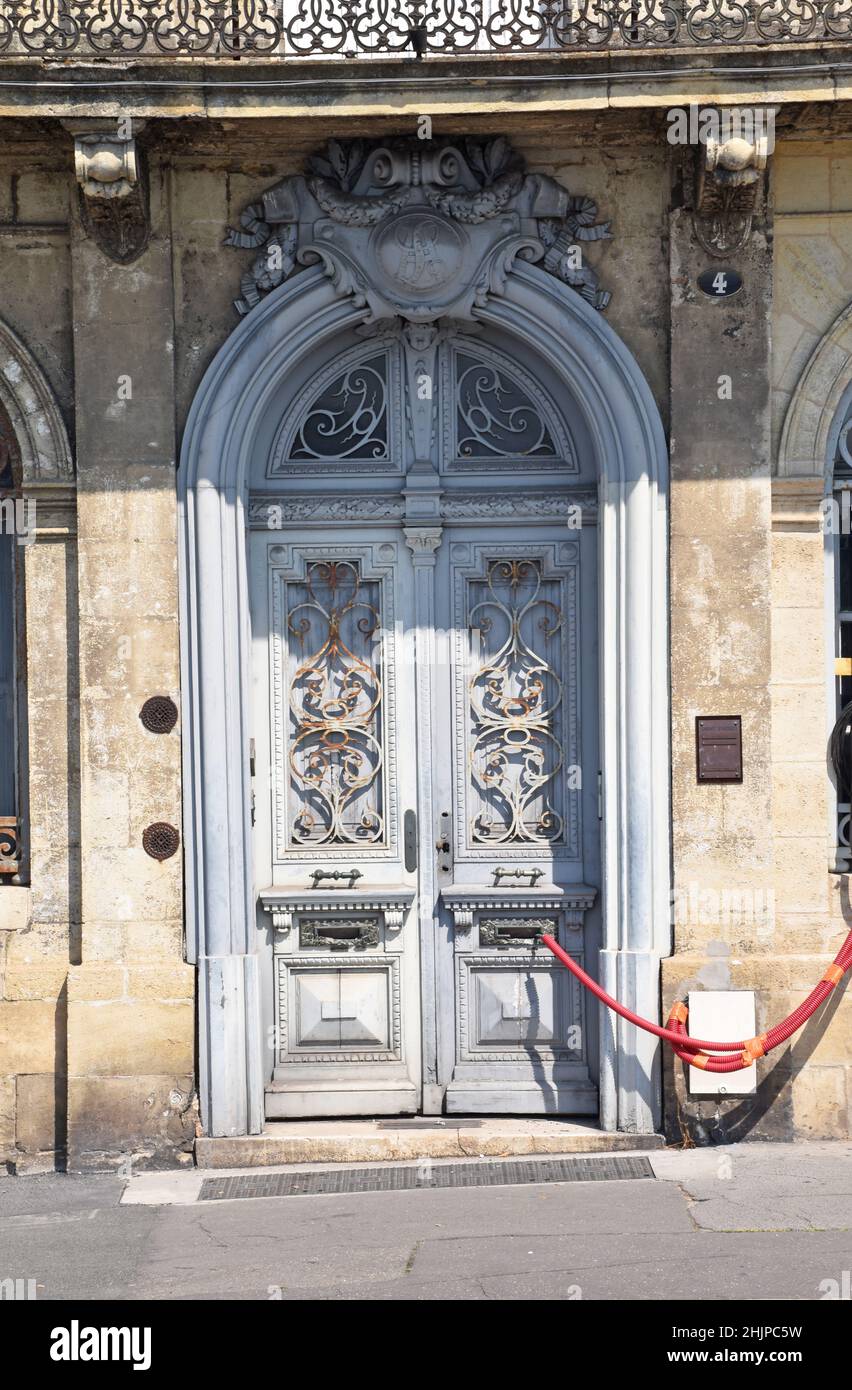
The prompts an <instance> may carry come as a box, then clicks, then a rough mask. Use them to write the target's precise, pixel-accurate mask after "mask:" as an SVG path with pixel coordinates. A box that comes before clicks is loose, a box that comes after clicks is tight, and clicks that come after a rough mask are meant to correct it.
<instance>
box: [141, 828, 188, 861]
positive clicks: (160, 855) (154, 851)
mask: <svg viewBox="0 0 852 1390" xmlns="http://www.w3.org/2000/svg"><path fill="white" fill-rule="evenodd" d="M142 848H143V849H144V851H145V853H146V854H150V856H151V858H152V859H171V857H172V855H173V854H177V852H178V850H179V849H180V834H179V832H178V831H177V830H176V829H175V827H174V826H173V825H169V823H168V821H162V820H161V821H155V822H154V824H153V825H149V826H148V827H147V828H146V829H145V830H143V832H142Z"/></svg>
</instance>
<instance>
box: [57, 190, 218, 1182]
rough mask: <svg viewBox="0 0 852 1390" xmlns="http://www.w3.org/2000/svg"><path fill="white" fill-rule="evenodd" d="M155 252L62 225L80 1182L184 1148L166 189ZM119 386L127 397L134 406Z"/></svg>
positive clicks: (74, 1084)
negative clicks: (77, 761) (163, 729)
mask: <svg viewBox="0 0 852 1390" xmlns="http://www.w3.org/2000/svg"><path fill="white" fill-rule="evenodd" d="M150 185H151V193H150V196H151V236H150V241H149V244H148V246H147V249H146V250H145V251H144V252H143V254H142V255H141V256H140V257H139V259H137V260H136V261H134V262H133V263H132V264H131V265H130V266H127V267H122V266H120V265H116V264H115V263H114V262H113V261H112V260H110V259H109V258H108V257H106V256H105V255H104V254H103V253H102V251H101V250H100V249H99V247H98V246H97V245H96V244H95V242H94V241H92V240H91V239H90V238H89V237H88V236H87V235H86V233H85V231H84V230H83V228H82V227H81V226H80V224H79V220H78V218H77V216H76V214H75V218H74V220H73V223H72V284H73V305H74V326H75V391H76V398H77V474H78V477H77V516H78V549H79V574H80V630H79V640H80V691H81V701H80V706H81V707H80V739H81V754H82V756H81V771H82V775H81V816H80V823H81V833H80V859H81V906H82V914H81V915H82V928H81V949H80V956H79V961H78V962H75V963H74V964H72V966H71V969H70V972H69V984H68V1145H69V1155H70V1161H71V1163H72V1164H73V1165H74V1166H85V1165H86V1164H88V1163H92V1162H95V1161H98V1160H99V1158H100V1156H101V1154H102V1153H103V1154H104V1155H105V1156H107V1157H109V1158H112V1157H113V1156H114V1155H115V1153H116V1150H117V1149H120V1150H124V1151H126V1152H131V1153H135V1152H140V1153H141V1154H142V1155H143V1156H148V1157H150V1158H152V1159H155V1160H157V1159H160V1158H161V1157H162V1156H163V1155H164V1154H166V1155H168V1154H169V1153H170V1152H171V1150H172V1149H173V1147H174V1146H175V1144H176V1143H179V1142H181V1141H182V1140H187V1139H190V1138H191V1137H192V1133H193V1124H192V1117H191V1113H190V1109H189V1107H190V1102H191V1096H192V1089H193V1073H194V1005H193V971H192V969H191V967H190V966H188V965H186V964H184V963H183V961H182V949H183V941H182V937H183V927H182V916H183V911H182V876H181V856H180V854H177V855H174V856H173V857H172V858H169V859H166V860H164V861H163V862H159V861H157V860H155V859H152V858H150V857H149V856H148V855H147V854H146V852H145V850H144V849H143V847H142V834H143V831H144V829H145V828H146V826H148V825H150V824H151V823H153V822H159V821H165V822H168V823H170V824H171V825H173V826H176V827H180V824H181V799H180V768H179V733H178V731H177V730H175V731H173V732H172V733H170V734H155V733H150V732H148V731H147V730H146V729H145V728H144V727H143V725H142V724H141V722H140V719H139V711H140V708H141V706H142V704H143V702H144V701H145V699H146V698H147V697H149V696H152V695H170V696H171V697H172V698H173V699H174V700H175V702H176V703H177V702H178V701H179V684H180V681H179V667H178V591H177V549H176V506H175V492H174V477H175V418H174V384H173V383H174V376H173V326H172V324H173V315H172V272H171V240H170V218H169V200H168V192H167V179H166V177H165V176H164V175H163V174H162V173H160V172H158V171H156V170H153V171H152V177H151V181H150ZM128 383H129V392H128Z"/></svg>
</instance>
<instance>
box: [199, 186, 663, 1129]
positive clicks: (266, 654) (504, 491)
mask: <svg viewBox="0 0 852 1390" xmlns="http://www.w3.org/2000/svg"><path fill="white" fill-rule="evenodd" d="M377 167H378V165H377ZM420 187H421V185H417V188H416V189H415V188H414V187H413V186H412V188H410V189H409V196H408V198H407V199H406V200H405V201H404V207H405V211H404V212H403V211H401V208H399V207H396V208H391V209H389V210H388V209H385V210H384V211H383V212H382V214H381V218H380V219H379V220H380V222H381V232H380V236H379V238H378V239H377V238H376V233H375V229H374V230H372V231H369V232H367V231H363V236H364V237H365V238H366V240H365V241H364V244H363V246H360V245H359V244H358V243H357V238H356V237H355V235H354V234H351V233H350V232H348V231H347V230H346V226H342V225H341V223H340V222H338V223H335V224H334V225H333V226H330V228H329V227H325V224H324V225H323V226H319V227H317V226H316V225H315V226H314V228H313V237H314V241H313V242H312V244H311V247H310V249H309V253H308V254H307V255H303V259H305V260H307V261H308V262H309V263H310V261H311V260H313V261H315V262H316V261H318V262H319V264H315V265H312V266H311V265H310V264H309V268H307V269H305V270H303V271H301V272H300V273H298V274H297V275H295V276H294V277H293V279H292V280H290V281H289V282H287V283H285V284H283V285H281V286H280V288H278V289H276V290H274V291H273V292H272V293H271V294H270V295H269V296H268V297H267V298H266V300H265V301H264V302H263V303H262V304H259V305H258V306H257V307H256V308H254V310H253V312H252V313H251V314H250V315H249V316H248V317H247V318H246V320H245V322H244V323H243V324H242V325H241V326H240V327H239V329H238V330H237V331H236V332H235V333H234V335H233V336H232V337H231V339H230V340H229V342H228V343H227V344H226V345H225V347H224V348H223V349H222V351H221V352H220V354H219V355H218V357H217V358H216V360H215V362H214V363H213V365H212V366H211V368H210V369H209V371H208V373H207V375H206V377H205V380H204V382H203V383H202V387H201V389H200V391H199V393H198V396H197V398H196V401H195V404H194V406H193V410H192V413H191V417H190V420H189V422H188V426H187V431H186V437H185V440H184V448H183V456H182V465H181V500H182V507H183V538H182V539H183V593H184V614H183V642H184V692H185V723H184V728H185V787H186V795H187V806H186V821H185V825H186V849H187V865H188V873H187V900H188V916H189V924H190V929H191V931H192V932H193V934H194V939H195V950H196V953H197V959H198V962H199V977H200V999H201V1088H202V1099H203V1106H204V1119H205V1125H206V1127H207V1130H208V1132H209V1133H212V1134H237V1133H245V1132H255V1131H257V1130H258V1129H259V1128H261V1126H262V1123H263V1117H264V1113H266V1114H269V1115H295V1114H334V1113H337V1114H352V1113H400V1112H406V1111H408V1112H410V1111H414V1110H420V1109H422V1110H424V1111H425V1112H426V1113H437V1112H439V1111H440V1110H441V1109H442V1108H446V1109H448V1110H449V1111H455V1112H457V1113H458V1112H468V1113H470V1112H471V1111H476V1110H480V1111H498V1112H500V1111H502V1112H504V1113H505V1112H507V1111H508V1112H516V1113H554V1112H556V1113H581V1114H589V1113H591V1112H593V1111H597V1110H598V1104H599V1105H600V1114H601V1118H602V1121H603V1123H604V1124H605V1125H607V1126H608V1127H610V1128H623V1129H633V1130H637V1131H642V1130H648V1129H653V1128H654V1127H655V1125H656V1123H657V1116H658V1086H659V1083H658V1077H657V1074H656V1072H657V1063H656V1055H655V1051H654V1049H653V1047H651V1046H647V1045H646V1044H645V1043H644V1041H643V1042H641V1043H638V1044H637V1042H636V1041H635V1040H634V1038H633V1037H630V1039H629V1041H628V1045H627V1046H624V1045H623V1040H622V1039H621V1038H620V1037H618V1036H616V1034H615V1032H614V1031H611V1029H610V1025H609V1022H608V1020H605V1021H604V1023H603V1026H602V1030H601V1033H600V1037H599V1038H598V1036H597V1033H595V1036H594V1037H592V1036H591V1034H590V1028H589V1027H588V1026H587V1024H586V1019H585V1015H584V1013H583V1007H582V1001H581V1000H580V999H579V997H578V996H577V995H576V993H575V992H574V991H573V990H572V989H571V987H570V982H569V981H568V980H567V977H564V976H563V974H562V973H559V972H557V971H556V970H555V969H554V968H553V967H552V966H551V965H550V963H549V961H546V960H544V959H543V958H542V955H541V952H540V951H539V952H537V951H536V948H535V937H536V933H537V932H539V931H540V930H541V929H542V925H545V926H546V927H547V929H551V928H552V927H553V926H554V925H555V926H556V928H557V930H558V931H559V932H560V933H562V934H563V939H564V940H566V942H567V943H568V947H569V949H571V950H576V951H577V952H578V953H581V952H583V953H584V954H585V958H586V960H587V962H591V964H592V967H593V968H594V966H595V963H596V962H599V964H600V970H601V973H602V977H603V979H604V982H605V983H606V984H607V986H608V987H609V988H611V989H614V990H615V991H616V992H618V993H619V995H620V996H621V997H622V998H623V999H625V1001H626V1002H629V1003H632V1005H633V1006H634V1007H636V1008H639V1009H640V1010H641V1011H642V1012H644V1013H646V1014H649V1015H651V1016H655V1015H656V1013H657V1011H658V966H659V959H660V956H661V955H663V954H665V953H666V952H667V950H668V949H669V944H668V943H669V931H668V896H669V877H668V862H669V850H668V845H669V838H668V836H669V823H668V765H669V759H668V704H667V664H666V662H667V654H666V627H667V623H666V616H667V613H666V573H665V563H666V550H665V546H666V534H665V523H666V511H665V488H666V456H665V448H664V441H663V436H662V430H661V427H660V422H659V418H658V415H657V412H656V409H655V407H654V404H653V401H652V398H651V395H650V392H649V390H648V388H647V385H646V384H645V382H644V380H643V378H642V377H641V374H640V372H639V370H638V368H637V366H636V364H635V362H634V361H633V359H632V358H631V357H630V355H629V353H628V352H627V351H626V349H625V348H624V346H623V345H622V344H621V343H620V342H619V341H618V339H617V338H616V337H615V335H614V334H613V333H612V332H611V330H609V329H608V327H607V325H606V324H605V322H604V321H603V320H602V318H601V316H600V314H599V313H598V312H597V311H596V309H594V308H592V307H591V306H590V305H589V304H588V303H587V302H585V300H584V299H583V298H582V297H581V296H580V295H579V294H577V293H576V292H575V290H574V289H571V288H569V287H568V286H567V285H566V284H565V283H563V282H561V281H560V280H557V279H555V278H554V277H553V276H552V275H550V274H548V273H546V272H545V271H544V270H542V269H540V268H539V267H538V266H536V265H533V264H528V263H526V262H525V261H524V260H519V259H517V257H518V255H519V253H521V252H522V251H529V248H530V247H532V248H533V253H532V254H534V253H535V247H536V245H538V248H539V253H540V252H541V249H542V248H541V244H540V243H537V242H536V241H535V239H534V237H533V236H532V232H533V231H534V224H532V223H531V222H530V219H529V218H528V217H527V219H526V220H525V219H524V218H523V217H520V215H519V216H518V217H516V218H515V221H514V222H506V223H504V224H502V225H501V226H500V227H499V228H495V227H493V226H490V225H489V226H487V227H486V228H485V231H483V232H482V233H481V236H480V232H478V231H477V230H476V227H475V226H474V228H473V229H472V228H471V227H470V226H468V227H467V230H464V228H462V229H461V230H460V229H459V227H458V225H457V224H456V222H454V220H453V216H452V210H451V209H449V210H444V209H441V208H439V210H438V211H437V212H436V210H435V206H436V204H435V202H434V201H433V202H431V203H430V204H429V206H428V207H427V206H422V207H421V206H420V203H419V202H418V199H421V200H422V195H421V194H420V192H419V189H420ZM523 188H526V184H524V185H523ZM523 188H522V189H521V194H520V195H519V196H526V197H527V206H526V212H527V213H529V212H530V206H529V194H528V193H527V194H524V193H523ZM540 191H541V190H540V189H539V190H538V193H537V194H536V196H538V195H539V193H540ZM273 194H275V190H273ZM288 196H289V195H288ZM550 196H551V194H550V193H549V192H548V197H550ZM566 196H567V195H566ZM272 201H273V202H275V198H272ZM286 201H287V199H284V198H281V197H280V196H279V197H278V202H279V203H281V202H286ZM322 206H323V207H324V209H325V210H328V208H326V205H325V204H322ZM504 206H508V204H504ZM350 216H351V209H350V208H349V206H348V205H347V206H346V216H345V218H343V222H344V223H345V222H346V219H347V218H349V217H350ZM507 216H510V217H511V216H514V214H511V209H510V212H509V214H507ZM301 220H302V222H303V221H304V217H303V216H302V219H301ZM332 221H333V219H332ZM480 221H481V222H484V221H486V219H485V218H482V219H480ZM300 226H301V223H300ZM486 232H488V233H489V235H490V240H488V241H487V242H485V241H483V240H482V238H483V237H485V234H486ZM495 233H497V235H496V236H495ZM477 237H480V240H479V241H477ZM438 245H440V246H442V247H443V249H444V251H445V252H446V254H442V256H441V258H440V260H439V265H440V267H443V268H444V270H441V269H438V270H435V269H434V263H433V261H431V260H430V257H429V255H428V254H427V252H429V249H430V247H431V248H433V250H434V247H435V246H438ZM451 253H452V254H451ZM406 258H407V259H406ZM356 266H357V273H356V270H355V269H354V267H356ZM430 267H431V268H430ZM446 267H449V269H446ZM483 267H484V269H483ZM427 272H428V273H427ZM444 272H445V273H444ZM472 272H475V274H474V273H472ZM442 274H444V278H445V279H446V280H447V284H446V285H445V284H443V283H442V282H441V279H440V277H441V275H442ZM424 276H425V280H424ZM436 276H437V279H436ZM474 291H475V292H474ZM427 299H428V302H427ZM435 300H437V301H438V302H437V303H436V302H435ZM388 308H390V309H393V310H395V312H393V313H390V312H388ZM377 309H378V312H377ZM365 329H366V334H365ZM599 816H600V820H599ZM590 1019H591V1024H592V1026H593V1027H595V1029H596V1028H597V1023H596V1020H595V1019H594V1016H593V1015H590Z"/></svg>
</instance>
